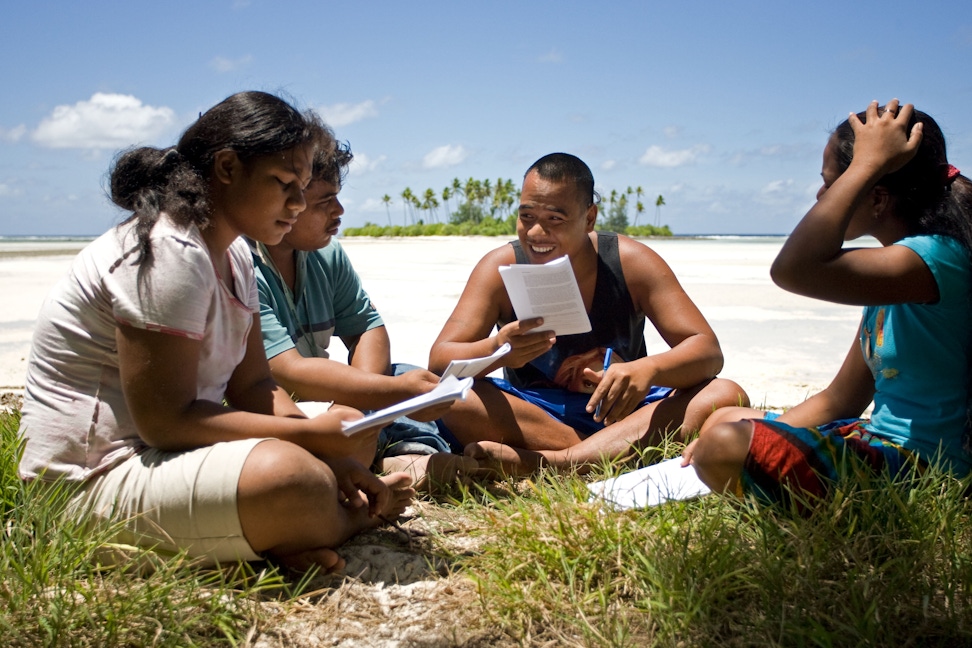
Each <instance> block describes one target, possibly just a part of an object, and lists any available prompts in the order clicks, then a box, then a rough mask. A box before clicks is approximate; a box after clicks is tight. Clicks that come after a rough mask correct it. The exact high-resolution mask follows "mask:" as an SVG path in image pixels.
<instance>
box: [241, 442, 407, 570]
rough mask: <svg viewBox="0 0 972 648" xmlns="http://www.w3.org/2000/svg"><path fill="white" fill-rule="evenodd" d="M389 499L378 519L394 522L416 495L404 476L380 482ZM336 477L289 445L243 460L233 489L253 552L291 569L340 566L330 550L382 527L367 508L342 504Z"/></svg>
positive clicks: (264, 448)
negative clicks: (377, 527) (357, 535)
mask: <svg viewBox="0 0 972 648" xmlns="http://www.w3.org/2000/svg"><path fill="white" fill-rule="evenodd" d="M380 479H381V480H382V481H383V482H384V483H385V485H387V486H388V487H389V488H390V489H391V491H392V497H391V498H390V500H389V501H388V504H387V505H386V506H385V508H384V510H381V511H378V515H380V516H382V517H386V518H395V517H398V516H399V515H401V514H402V512H403V511H404V510H405V508H406V507H407V506H408V504H409V502H410V501H411V499H412V496H413V495H414V494H415V491H414V490H413V489H411V488H410V487H409V485H410V484H411V478H410V477H409V476H408V475H407V474H405V473H400V472H399V473H392V474H390V475H386V476H384V477H381V478H380ZM343 499H344V496H343V494H342V493H341V491H340V489H339V488H338V483H337V478H336V477H335V475H334V473H333V472H332V470H331V469H330V468H329V467H328V465H327V464H325V463H324V462H323V461H321V460H319V459H318V458H316V457H315V456H313V455H312V454H310V453H309V452H307V451H306V450H304V449H303V448H300V447H299V446H296V445H294V444H292V443H288V442H285V441H278V440H268V441H264V442H263V443H260V444H259V445H257V446H256V447H255V448H254V449H253V450H252V451H251V452H250V455H249V456H248V457H247V460H246V463H245V464H244V466H243V471H242V473H241V474H240V479H239V484H238V487H237V509H238V511H239V516H240V523H241V525H242V528H243V535H244V536H245V537H246V539H247V541H248V542H249V544H250V546H251V547H252V548H253V550H254V551H255V552H257V553H260V554H263V553H266V554H269V555H271V556H273V557H274V558H275V559H277V560H278V561H279V562H280V563H282V564H284V565H286V566H288V567H292V568H295V569H301V570H304V569H307V568H309V567H311V566H312V565H319V566H320V567H321V568H323V569H324V570H326V571H333V570H336V569H340V568H342V567H343V561H342V560H341V558H340V557H339V556H338V554H337V553H336V552H335V551H334V549H335V548H337V547H339V546H340V545H341V544H343V543H344V542H345V541H346V540H347V539H348V538H350V537H351V536H353V535H355V534H356V533H358V532H360V531H363V530H365V529H368V528H371V527H373V526H377V525H378V524H380V523H381V520H380V519H379V518H374V517H371V516H370V515H369V512H368V509H367V507H362V508H352V507H349V506H346V505H345V504H344V503H343V502H342V500H343Z"/></svg>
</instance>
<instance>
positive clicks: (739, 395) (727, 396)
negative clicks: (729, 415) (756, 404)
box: [705, 378, 749, 409]
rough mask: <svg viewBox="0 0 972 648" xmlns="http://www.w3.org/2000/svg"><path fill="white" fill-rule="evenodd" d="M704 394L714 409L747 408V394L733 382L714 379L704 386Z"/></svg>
mask: <svg viewBox="0 0 972 648" xmlns="http://www.w3.org/2000/svg"><path fill="white" fill-rule="evenodd" d="M705 392H706V394H707V395H708V397H709V400H710V401H711V402H712V404H713V406H714V408H715V409H719V408H723V407H749V394H747V393H746V390H745V389H743V388H742V387H741V386H740V385H739V384H738V383H736V382H735V381H733V380H729V379H727V378H716V379H714V380H713V381H712V382H710V383H709V384H708V385H707V386H706V388H705Z"/></svg>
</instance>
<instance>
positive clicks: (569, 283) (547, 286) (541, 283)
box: [499, 256, 591, 335]
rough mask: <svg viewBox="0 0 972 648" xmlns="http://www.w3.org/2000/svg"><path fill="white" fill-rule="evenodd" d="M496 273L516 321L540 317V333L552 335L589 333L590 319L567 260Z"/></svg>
mask: <svg viewBox="0 0 972 648" xmlns="http://www.w3.org/2000/svg"><path fill="white" fill-rule="evenodd" d="M499 272H500V277H501V278H502V279H503V284H504V285H505V286H506V292H507V293H508V294H509V296H510V301H511V302H513V310H514V311H515V312H516V317H517V319H530V318H533V317H542V318H543V326H542V327H541V329H540V330H543V331H553V332H554V335H574V334H577V333H587V332H588V331H590V330H591V320H590V318H589V317H588V316H587V310H586V309H585V308H584V300H583V298H582V297H581V294H580V288H578V287H577V279H576V278H575V277H574V270H573V269H572V268H571V267H570V259H569V258H568V257H566V256H562V257H560V258H559V259H554V260H553V261H551V262H549V263H544V264H534V263H517V264H514V265H508V266H500V268H499Z"/></svg>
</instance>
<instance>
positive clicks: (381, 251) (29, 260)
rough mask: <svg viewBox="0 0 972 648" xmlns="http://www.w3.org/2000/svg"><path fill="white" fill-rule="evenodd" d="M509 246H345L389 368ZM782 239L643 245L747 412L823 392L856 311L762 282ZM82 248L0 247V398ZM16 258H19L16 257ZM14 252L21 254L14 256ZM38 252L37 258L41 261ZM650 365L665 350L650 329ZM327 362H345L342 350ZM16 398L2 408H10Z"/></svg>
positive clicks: (419, 351) (400, 240)
mask: <svg viewBox="0 0 972 648" xmlns="http://www.w3.org/2000/svg"><path fill="white" fill-rule="evenodd" d="M510 238H511V237H504V236H500V237H487V236H472V237H459V236H437V237H415V238H412V237H395V238H391V237H389V238H377V239H375V238H370V237H342V238H339V239H337V240H338V242H339V243H340V244H341V245H342V246H343V247H344V249H345V250H346V252H347V254H348V256H349V257H350V258H351V260H352V262H353V264H354V267H355V268H356V270H357V271H358V274H359V275H360V276H361V280H362V282H363V284H364V286H365V289H366V290H367V291H368V293H369V294H370V295H371V298H372V300H373V302H374V303H375V304H376V306H377V308H378V310H379V312H380V313H381V315H382V318H383V319H384V321H385V323H386V325H387V327H388V332H389V337H390V338H391V344H392V361H393V362H399V363H403V362H404V363H410V364H414V365H417V366H422V367H424V366H427V364H428V352H429V349H430V348H431V346H432V343H433V342H434V341H435V338H436V337H437V336H438V334H439V331H440V330H441V329H442V326H443V325H444V324H445V321H446V319H447V318H448V317H449V314H450V313H451V312H452V309H453V308H454V306H455V304H456V302H457V301H458V299H459V295H460V294H461V292H462V290H463V289H464V287H465V283H466V279H467V277H468V276H469V273H470V272H471V271H472V268H473V267H474V265H475V264H476V262H478V261H479V259H480V258H482V256H483V255H484V254H486V253H487V252H488V251H490V250H492V249H495V248H497V247H499V246H501V245H504V244H506V243H507V242H508V241H509V240H510ZM784 240H785V238H784V237H768V236H739V237H736V236H733V237H724V236H720V237H719V238H700V237H674V236H673V237H659V238H654V239H644V240H643V242H644V243H645V244H646V245H647V246H648V247H650V248H651V249H653V250H654V251H655V252H657V253H658V254H659V255H660V256H661V257H662V258H663V259H665V260H666V261H667V262H668V264H669V265H670V266H671V268H672V270H673V271H674V273H675V275H676V276H677V277H678V279H679V281H680V283H681V284H682V286H683V288H684V289H685V290H686V292H687V293H688V294H689V296H690V297H691V298H692V299H693V301H694V302H695V303H696V305H698V307H699V309H700V310H701V311H702V313H703V315H705V317H706V319H707V320H708V321H709V323H710V324H711V326H712V328H713V329H714V330H715V332H716V335H717V336H718V338H719V341H720V343H721V346H722V350H723V354H724V355H725V366H724V369H723V371H722V372H721V373H720V376H722V377H725V378H729V379H732V380H735V381H736V382H738V383H739V384H740V385H742V386H743V388H744V389H746V391H747V392H748V393H749V395H750V398H751V400H752V402H753V404H754V405H756V406H764V407H767V408H773V409H780V408H785V407H792V406H793V405H796V404H798V403H799V402H801V401H803V400H804V399H805V398H807V397H808V396H809V395H811V394H813V393H814V392H816V391H819V390H820V389H822V388H823V387H825V386H826V385H827V384H828V383H829V381H830V379H831V378H832V377H833V375H834V374H835V373H836V371H837V369H838V368H839V366H840V364H841V362H842V361H843V359H844V356H845V355H846V353H847V350H848V348H849V347H850V344H851V341H852V339H853V338H854V336H855V334H856V330H857V324H858V322H859V319H860V309H859V308H856V307H848V306H840V305H836V304H829V303H826V302H820V301H817V300H812V299H808V298H804V297H799V296H796V295H792V294H790V293H787V292H785V291H783V290H781V289H780V288H778V287H776V286H775V285H774V284H773V283H772V282H771V281H770V279H769V265H770V264H771V263H772V260H773V259H774V258H775V256H776V253H777V251H778V250H779V247H780V246H781V245H782V244H783V241H784ZM87 243H88V241H87V240H76V239H75V240H64V239H63V238H62V239H60V240H58V241H38V240H37V239H36V238H34V239H31V240H30V241H26V240H25V241H23V242H21V241H17V242H13V243H11V242H10V240H9V239H0V303H3V304H5V309H4V311H3V312H2V313H0V393H6V394H14V395H18V394H22V393H23V388H24V380H25V377H26V368H27V358H28V355H29V351H30V338H31V335H32V331H33V324H34V320H35V319H36V317H37V312H38V311H39V310H40V307H41V304H42V303H43V299H44V297H45V296H46V294H47V293H48V291H49V290H50V288H51V287H52V286H53V285H54V283H55V282H57V281H58V280H59V279H60V278H61V277H62V276H63V275H64V274H65V273H66V272H67V270H68V268H69V267H70V265H71V263H72V261H73V255H74V254H76V253H77V251H79V250H80V249H81V248H82V247H84V245H86V244H87ZM21 246H23V247H21ZM11 247H15V248H18V249H17V250H11V249H10V248H11ZM38 247H40V248H41V249H38ZM645 337H646V342H647V345H648V353H649V354H650V353H657V352H660V351H662V350H664V349H666V348H667V345H665V343H664V342H663V341H662V340H661V339H660V337H659V336H658V334H657V333H656V332H655V331H654V330H653V329H652V328H651V327H650V326H649V327H647V330H646V332H645ZM331 351H332V358H334V359H335V360H339V361H346V358H347V351H346V350H345V348H344V346H343V345H342V344H341V343H340V341H339V340H337V341H335V342H334V343H333V344H332V345H331ZM12 397H14V396H8V397H7V398H8V399H9V398H12Z"/></svg>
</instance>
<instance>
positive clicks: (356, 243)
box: [0, 238, 859, 648]
mask: <svg viewBox="0 0 972 648" xmlns="http://www.w3.org/2000/svg"><path fill="white" fill-rule="evenodd" d="M503 243H504V241H503V240H502V239H493V238H428V239H405V240H403V239H398V240H370V239H350V240H345V241H343V245H344V247H345V248H346V249H347V251H348V254H349V256H350V257H351V259H352V261H353V263H354V265H355V267H356V268H357V269H358V272H359V274H360V275H361V277H362V279H363V281H364V284H365V286H366V288H367V289H368V291H369V293H370V294H371V296H372V298H373V299H374V301H375V303H376V304H377V306H378V308H379V310H380V312H381V313H382V315H383V317H384V319H385V322H386V324H387V325H388V329H389V333H390V335H391V339H392V358H393V360H395V361H396V362H409V363H412V364H416V365H420V366H425V365H426V363H427V361H428V353H429V348H430V347H431V345H432V342H433V341H434V340H435V338H436V336H437V335H438V333H439V330H440V329H441V327H442V325H443V323H444V322H445V320H446V318H447V317H448V316H449V314H450V312H451V311H452V308H453V306H454V305H455V303H456V301H457V300H458V298H459V295H460V293H461V292H462V290H463V288H464V286H465V282H466V279H467V277H468V275H469V273H470V271H471V270H472V268H473V266H474V265H475V263H476V261H478V260H479V259H480V258H481V257H482V255H483V254H484V253H485V252H487V251H488V250H491V249H493V248H494V247H497V246H499V245H502V244H503ZM648 244H649V245H650V246H651V247H652V248H653V249H655V251H657V252H658V253H659V254H660V255H661V256H662V257H663V258H664V259H666V260H667V261H668V263H669V264H670V265H671V266H672V268H673V269H674V271H675V273H676V275H677V276H678V277H679V278H680V280H681V282H682V284H683V286H684V287H685V290H686V291H687V292H688V293H689V295H690V296H691V297H692V298H693V299H694V300H695V302H696V303H697V304H698V306H699V307H700V309H701V310H702V312H703V314H704V315H705V316H706V317H707V318H708V320H709V322H710V323H711V325H712V326H713V328H714V329H715V331H716V333H717V335H718V336H719V339H720V341H721V343H722V348H723V351H724V353H725V356H726V365H725V369H724V371H723V373H722V375H723V376H725V377H730V378H732V379H734V380H736V381H737V382H739V383H740V384H741V385H743V386H744V387H745V388H746V389H747V391H748V392H749V394H750V396H751V397H752V400H753V402H754V403H755V404H761V405H765V406H769V407H777V408H778V407H785V406H792V405H795V404H797V403H799V402H800V401H802V400H803V399H804V398H806V396H807V395H808V394H810V393H812V392H814V391H815V390H817V389H820V388H822V387H823V386H825V385H826V384H827V382H828V381H829V379H830V377H831V376H832V375H833V374H834V372H835V371H836V370H837V368H838V367H839V365H840V363H841V361H842V359H843V357H844V354H845V353H846V352H847V349H848V348H849V347H850V344H851V342H852V339H853V336H854V333H855V330H856V326H857V321H858V318H859V309H857V308H850V307H843V306H835V305H830V304H824V303H821V302H817V301H813V300H809V299H804V298H801V297H796V296H794V295H790V294H788V293H785V292H784V291H782V290H780V289H778V288H776V287H775V286H774V285H773V284H772V283H771V281H770V280H769V276H768V268H769V265H770V263H771V261H772V259H773V258H774V256H775V255H776V253H777V251H778V250H779V246H780V245H781V240H780V239H741V240H738V241H725V240H693V239H681V240H657V241H650V242H649V243H648ZM12 247H13V250H15V252H14V251H12V250H11V248H12ZM78 247H79V246H78V245H77V244H45V245H36V246H32V247H31V248H30V249H26V248H25V247H24V245H23V244H18V245H12V244H4V243H2V242H0V303H2V304H3V305H4V306H3V309H2V311H0V394H6V397H7V399H8V400H9V399H10V398H11V397H14V398H16V396H17V395H18V394H19V393H22V388H23V384H24V376H25V373H26V367H27V358H28V355H29V351H30V337H31V331H32V328H33V325H34V321H35V319H36V316H37V312H38V310H39V309H40V306H41V303H42V301H43V299H44V296H45V294H46V293H47V291H48V290H49V289H50V287H51V286H52V285H54V283H55V282H56V281H57V280H58V279H59V278H60V277H61V276H62V275H64V273H65V272H66V271H67V269H68V268H69V266H70V264H71V261H72V257H73V254H72V253H67V252H70V251H72V250H73V251H76V250H77V249H78ZM65 250H67V252H65ZM648 339H649V352H651V351H652V350H662V349H664V348H665V346H664V343H662V342H661V340H660V338H659V337H658V335H657V334H656V333H655V332H654V331H653V330H650V331H648ZM335 346H336V348H335V349H334V357H335V358H339V359H343V358H345V357H346V351H345V350H344V349H343V347H342V346H341V344H340V343H339V342H338V343H336V345H335ZM462 525H463V521H462V520H461V519H456V518H450V517H449V513H448V511H447V509H446V508H445V507H440V506H436V505H435V504H434V503H432V502H428V501H420V502H417V503H416V504H415V505H414V506H413V507H411V508H410V509H409V511H408V512H407V514H406V516H405V517H404V518H403V520H402V521H401V529H402V530H398V529H394V528H389V527H386V528H383V529H378V530H375V531H371V532H368V533H365V534H362V535H361V536H359V537H357V538H354V539H352V540H351V542H349V543H348V544H347V545H345V546H344V547H342V549H341V554H342V555H343V556H344V557H345V559H346V560H347V570H346V572H345V574H346V575H347V578H343V579H341V578H331V577H318V578H316V579H314V581H313V582H312V584H311V588H310V589H311V591H310V592H309V593H308V594H307V595H306V596H305V597H304V599H302V600H301V601H300V602H298V603H297V604H293V603H288V604H279V603H274V602H265V603H262V604H261V605H262V606H263V608H264V611H265V612H267V613H268V615H269V618H268V620H267V622H266V625H265V626H263V627H260V628H254V629H253V632H252V633H251V634H250V635H249V636H248V637H247V638H246V640H245V642H244V645H247V646H259V647H261V648H271V647H276V646H381V647H387V648H393V647H399V646H425V647H431V646H467V647H473V646H513V645H518V644H517V643H516V642H514V641H513V640H512V639H511V638H510V637H509V636H507V635H504V634H503V633H502V632H500V631H499V630H498V629H496V628H495V627H493V626H491V625H490V623H489V621H488V620H487V618H486V617H485V616H484V615H483V613H482V608H481V606H480V603H479V595H478V592H477V589H476V586H475V584H474V583H473V582H471V581H470V580H469V579H467V578H465V577H463V576H462V575H461V574H457V573H454V571H453V567H454V565H452V564H450V562H449V560H448V559H447V558H444V557H443V555H444V553H445V554H452V555H462V554H464V553H469V552H475V551H476V550H477V547H476V541H475V540H474V539H473V537H472V536H471V535H470V533H469V529H465V528H462ZM403 530H404V532H403ZM406 532H407V533H408V534H410V537H407V536H406V535H405V533H406ZM430 534H434V535H436V537H438V538H440V539H439V540H438V545H437V548H436V547H433V545H432V544H431V543H430V541H429V537H430ZM442 538H446V540H444V541H443V540H442ZM443 542H444V545H445V547H446V551H445V552H444V553H443V551H442V547H443Z"/></svg>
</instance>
